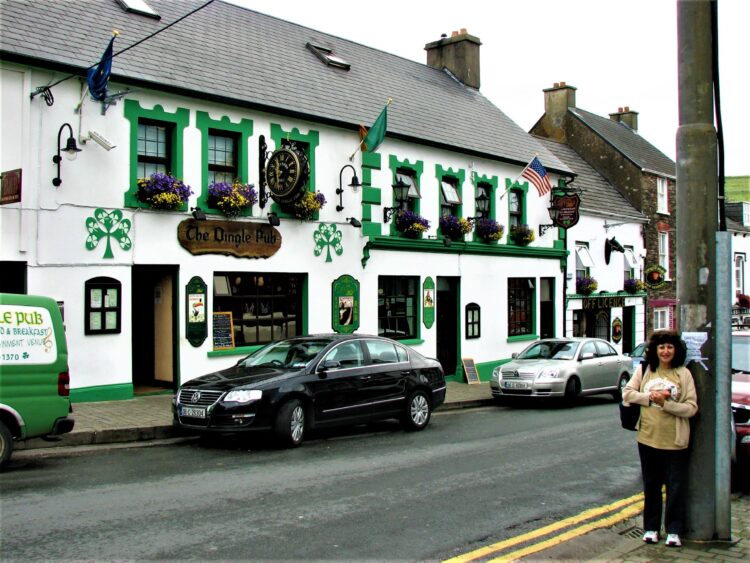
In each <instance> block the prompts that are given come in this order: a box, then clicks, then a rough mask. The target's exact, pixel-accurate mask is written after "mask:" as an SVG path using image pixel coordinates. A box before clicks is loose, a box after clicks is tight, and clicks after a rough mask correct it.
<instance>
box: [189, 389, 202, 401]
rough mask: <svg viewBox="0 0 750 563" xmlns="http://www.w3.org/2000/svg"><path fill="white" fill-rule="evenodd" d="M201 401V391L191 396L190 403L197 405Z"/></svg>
mask: <svg viewBox="0 0 750 563" xmlns="http://www.w3.org/2000/svg"><path fill="white" fill-rule="evenodd" d="M200 399H201V392H200V391H196V392H195V393H193V394H192V395H191V396H190V402H191V403H197V402H198V401H200Z"/></svg>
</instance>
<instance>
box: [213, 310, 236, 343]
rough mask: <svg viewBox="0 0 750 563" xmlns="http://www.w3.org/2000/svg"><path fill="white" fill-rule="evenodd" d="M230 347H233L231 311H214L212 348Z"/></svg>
mask: <svg viewBox="0 0 750 563" xmlns="http://www.w3.org/2000/svg"><path fill="white" fill-rule="evenodd" d="M232 348H234V330H233V329H232V313H231V312H220V313H214V350H230V349H232Z"/></svg>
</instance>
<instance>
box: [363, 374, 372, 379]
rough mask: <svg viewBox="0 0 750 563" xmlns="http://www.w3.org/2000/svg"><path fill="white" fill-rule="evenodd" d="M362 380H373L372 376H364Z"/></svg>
mask: <svg viewBox="0 0 750 563" xmlns="http://www.w3.org/2000/svg"><path fill="white" fill-rule="evenodd" d="M362 379H372V376H371V375H363V376H362Z"/></svg>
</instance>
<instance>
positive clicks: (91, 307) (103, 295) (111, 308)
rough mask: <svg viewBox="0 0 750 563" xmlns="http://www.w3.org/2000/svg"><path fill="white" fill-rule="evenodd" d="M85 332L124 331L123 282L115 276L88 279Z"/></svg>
mask: <svg viewBox="0 0 750 563" xmlns="http://www.w3.org/2000/svg"><path fill="white" fill-rule="evenodd" d="M85 292H86V293H85V297H84V299H85V300H86V303H85V307H84V311H85V315H86V316H85V318H84V331H83V332H84V334H115V333H119V332H122V329H121V323H120V319H121V317H122V314H121V312H122V284H121V283H120V282H119V281H117V280H116V279H113V278H92V279H90V280H88V281H86V285H85Z"/></svg>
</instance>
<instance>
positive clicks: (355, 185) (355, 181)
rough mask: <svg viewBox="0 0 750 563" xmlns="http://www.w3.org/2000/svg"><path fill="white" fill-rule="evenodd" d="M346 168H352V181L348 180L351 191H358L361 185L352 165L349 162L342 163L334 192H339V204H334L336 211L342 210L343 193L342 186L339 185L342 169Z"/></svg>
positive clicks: (342, 173)
mask: <svg viewBox="0 0 750 563" xmlns="http://www.w3.org/2000/svg"><path fill="white" fill-rule="evenodd" d="M346 168H351V169H352V181H351V182H349V187H350V188H351V189H352V192H354V193H355V194H356V193H357V192H358V191H359V188H361V187H362V184H360V183H359V178H357V171H356V170H355V169H354V166H352V165H351V164H344V166H342V167H341V170H340V171H339V187H338V188H337V189H336V193H337V194H339V204H338V205H337V206H336V211H342V210H343V209H344V200H343V196H342V195H341V194H343V193H344V188H343V187H342V186H341V182H342V179H341V177H342V176H343V175H344V170H345V169H346Z"/></svg>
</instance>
